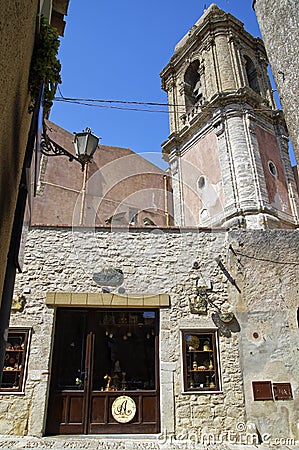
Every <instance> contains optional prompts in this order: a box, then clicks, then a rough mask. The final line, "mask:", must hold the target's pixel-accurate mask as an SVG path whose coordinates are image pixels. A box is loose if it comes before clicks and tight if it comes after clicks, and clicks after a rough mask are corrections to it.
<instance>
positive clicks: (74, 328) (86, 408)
mask: <svg viewBox="0 0 299 450" xmlns="http://www.w3.org/2000/svg"><path fill="white" fill-rule="evenodd" d="M53 353H54V356H53V369H52V377H51V387H50V396H49V405H48V418H47V427H46V432H47V434H88V433H91V434H101V433H112V434H114V433H115V434H117V433H123V434H126V433H158V432H159V431H160V425H159V389H158V387H159V379H158V374H159V367H158V312H157V311H133V310H132V311H128V310H125V311H113V312H111V310H110V311H103V310H82V309H64V310H63V309H61V310H58V311H57V320H56V333H55V342H54V352H53ZM106 375H107V377H106ZM108 381H109V383H108ZM107 384H109V389H108V387H107ZM122 395H126V396H129V397H130V398H131V399H132V400H133V401H134V402H135V404H136V414H135V416H134V417H133V419H132V420H131V421H130V422H129V423H120V422H118V421H117V420H115V418H114V417H113V414H112V404H113V402H114V400H115V399H116V398H118V397H120V396H122Z"/></svg>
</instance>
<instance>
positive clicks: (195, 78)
mask: <svg viewBox="0 0 299 450" xmlns="http://www.w3.org/2000/svg"><path fill="white" fill-rule="evenodd" d="M198 68H199V61H193V62H192V63H191V64H190V66H189V67H188V69H187V70H186V72H185V76H184V93H185V103H186V107H187V110H188V109H190V108H191V107H192V106H193V105H195V104H196V103H198V102H200V101H201V100H202V85H201V79H200V76H199V73H198Z"/></svg>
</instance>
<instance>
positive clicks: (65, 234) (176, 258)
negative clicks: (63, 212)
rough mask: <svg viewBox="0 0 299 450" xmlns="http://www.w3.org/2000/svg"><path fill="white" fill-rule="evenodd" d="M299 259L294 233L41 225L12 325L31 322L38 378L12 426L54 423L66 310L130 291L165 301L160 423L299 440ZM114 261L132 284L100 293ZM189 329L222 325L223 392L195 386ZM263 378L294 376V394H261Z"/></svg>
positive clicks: (6, 418)
mask: <svg viewBox="0 0 299 450" xmlns="http://www.w3.org/2000/svg"><path fill="white" fill-rule="evenodd" d="M186 249H188V251H186ZM219 257H220V259H219ZM62 261H63V263H62ZM297 261H298V236H297V233H294V232H292V231H264V232H262V231H231V232H227V231H225V230H218V231H212V230H198V229H189V230H186V229H185V230H183V229H182V230H179V229H169V228H167V229H160V230H155V232H152V230H144V229H143V230H142V229H130V230H129V229H128V230H127V232H124V230H122V231H117V230H109V229H98V230H96V231H95V230H91V229H81V230H77V231H73V230H71V229H70V228H66V227H55V228H52V229H51V228H45V227H33V228H32V230H31V232H30V234H29V238H28V242H27V251H26V261H25V267H24V272H23V274H22V275H20V276H19V277H18V283H17V286H16V295H17V294H23V295H24V296H25V299H26V304H25V307H24V310H23V311H22V312H20V311H15V312H14V313H13V314H12V318H11V326H16V327H20V326H25V327H30V328H31V329H32V335H31V343H30V353H29V359H28V369H27V379H26V385H25V390H24V393H23V395H12V394H11V393H10V394H5V395H2V399H1V410H2V415H1V421H0V425H1V433H4V434H20V435H26V434H28V435H41V434H44V433H45V430H46V428H45V427H46V418H47V413H48V414H49V409H48V412H47V406H48V402H49V381H50V378H51V373H52V371H53V370H54V368H53V366H52V360H53V357H54V355H53V353H52V352H53V334H54V333H55V332H57V329H56V331H55V320H56V317H57V312H58V310H59V309H60V308H63V307H64V308H65V307H66V306H67V307H68V308H69V309H73V308H75V309H78V308H83V309H84V308H85V309H86V308H87V309H88V308H91V309H93V310H94V311H96V310H98V309H99V308H103V310H105V309H106V307H105V304H106V305H107V304H108V305H109V308H110V310H111V307H112V308H115V310H116V309H118V308H120V309H121V310H122V311H126V309H127V308H128V300H129V301H130V302H131V305H133V306H134V307H135V308H136V305H138V303H139V307H138V308H139V309H140V308H145V306H144V305H146V304H147V305H148V308H149V309H151V308H158V309H159V332H158V335H159V380H160V418H161V424H160V431H161V432H163V433H164V434H165V433H166V434H167V435H168V437H169V438H170V436H171V435H173V434H175V435H176V436H177V439H186V438H188V437H190V436H191V434H194V435H195V436H197V438H198V439H199V440H200V439H206V437H205V436H208V435H210V436H214V438H213V439H222V438H223V439H224V440H227V436H228V433H229V432H231V433H237V434H238V430H239V435H238V439H245V438H246V439H249V440H250V439H253V443H257V442H258V440H259V439H260V437H258V436H266V435H267V434H269V435H271V439H274V438H292V439H298V431H297V423H298V419H299V418H298V409H297V407H296V405H297V403H298V395H299V392H298V386H297V380H298V376H299V374H298V362H299V361H298V355H297V353H296V348H297V347H298V339H299V336H298V319H297V311H298V307H297V302H296V296H297V291H298V264H297ZM194 262H197V263H198V264H194ZM103 266H105V267H115V266H117V267H119V268H121V269H122V271H123V274H124V282H123V285H122V287H123V288H124V290H125V292H124V294H122V295H118V294H117V290H116V289H115V290H114V291H112V293H110V294H109V293H107V294H102V293H101V289H100V288H99V286H98V285H97V284H96V283H95V282H94V280H93V278H92V274H93V273H94V271H95V270H99V268H100V267H103ZM290 269H291V270H290ZM198 280H199V281H198ZM233 280H234V281H233ZM205 284H206V285H209V289H208V290H206V291H205V295H206V299H207V301H208V306H207V311H206V313H204V314H198V313H197V314H194V313H192V312H191V309H190V304H191V303H192V301H193V300H194V299H196V298H197V296H198V286H201V287H202V286H203V285H205ZM113 294H114V296H113ZM136 294H138V295H139V297H138V298H137V299H136V297H135V296H136ZM157 295H159V296H160V305H159V301H158V300H157ZM163 295H164V296H165V297H163V301H162V302H161V296H163ZM88 296H89V299H88ZM105 296H106V297H105ZM168 296H169V302H168V300H167V298H168ZM146 299H147V300H146ZM91 302H93V303H91ZM220 312H221V313H228V312H230V313H233V314H234V319H233V321H231V322H230V323H225V322H221V321H219V317H222V316H220ZM186 329H189V330H190V329H192V330H201V331H203V330H215V331H216V330H217V333H218V338H219V350H218V351H219V354H218V358H219V371H220V375H219V376H220V379H221V381H220V386H219V391H217V392H211V391H210V392H201V393H200V392H194V393H193V392H185V391H184V385H183V376H182V371H183V367H184V363H183V355H182V352H183V344H182V341H181V333H182V331H183V330H186ZM136 363H138V362H137V361H136ZM255 381H257V382H261V381H262V382H272V384H273V383H290V385H291V389H292V398H291V399H289V400H281V399H275V397H272V399H271V400H260V401H255V400H254V399H253V385H252V382H255ZM130 394H132V393H130ZM12 417H13V418H14V420H11V418H12ZM239 424H241V425H239ZM243 424H244V426H243ZM253 424H254V425H253ZM238 427H239V428H238ZM246 427H247V428H246ZM251 435H252V436H251ZM225 436H226V437H225ZM250 436H251V437H250ZM211 439H212V437H211ZM248 443H250V442H248Z"/></svg>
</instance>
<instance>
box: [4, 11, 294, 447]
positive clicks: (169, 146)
mask: <svg viewBox="0 0 299 450" xmlns="http://www.w3.org/2000/svg"><path fill="white" fill-rule="evenodd" d="M207 23H209V27H210V28H209V27H206V25H207ZM207 28H209V29H208V30H207ZM212 28H213V29H214V31H215V40H214V41H210V40H209V42H208V43H207V46H206V47H205V50H204V52H205V53H204V55H205V56H204V59H201V56H200V57H199V56H198V55H199V54H198V52H197V50H196V48H197V45H196V43H197V44H198V42H199V41H200V42H204V40H203V41H201V40H200V39H199V41H197V39H198V38H199V37H201V38H202V34H201V33H205V32H207V33H208V37H210V36H209V33H210V31H211V29H212ZM219 30H220V31H219ZM227 30H229V32H228V33H226V32H227ZM218 31H219V32H218ZM236 35H238V39H235V37H236ZM239 39H240V40H241V41H239ZM240 42H241V43H242V45H241V44H240ZM193 45H194V59H192V58H193V57H192V58H191V55H192V52H193V50H192V51H191V49H193V47H192V46H193ZM220 48H221V49H222V52H223V53H224V52H227V51H228V48H229V49H230V50H229V52H230V53H229V54H230V55H232V59H231V60H230V61H231V63H230V64H229V63H228V60H227V59H225V60H224V61H222V62H221V61H220V53H221V52H220V50H219V49H220ZM241 48H245V49H246V52H245V53H244V54H243V55H242V57H243V62H244V63H245V66H246V64H247V69H248V70H247V72H246V71H245V72H244V71H243V72H242V70H241V67H242V65H241V60H242V58H241V56H240V54H239V53H238V52H239V51H240V49H241ZM236 49H239V50H238V51H237V50H236ZM202 51H203V48H202V47H200V50H199V53H200V54H201V52H202ZM185 52H186V54H188V55H189V56H186V55H185ZM217 55H218V56H219V58H218V56H217ZM238 55H239V56H238ZM257 55H262V56H263V57H264V56H265V55H264V49H263V46H262V43H261V42H260V41H259V40H258V41H256V40H254V39H253V38H252V37H251V36H249V35H248V34H247V33H246V32H245V31H244V30H243V28H242V24H241V23H240V22H239V21H237V19H235V18H233V17H232V16H230V15H226V14H225V13H223V12H222V11H221V10H219V8H217V7H216V6H215V5H212V6H211V7H210V8H209V10H208V11H207V12H206V13H205V15H204V16H203V17H202V18H201V19H200V20H199V21H198V22H197V24H196V26H195V27H194V28H193V29H192V30H191V32H190V33H189V35H187V36H186V37H185V38H184V39H183V41H182V42H181V43H180V44H179V45H178V47H177V51H176V54H175V55H174V57H173V59H172V61H171V63H170V64H169V65H168V66H167V67H166V68H165V69H164V71H163V72H162V79H163V83H164V86H165V87H166V88H167V90H168V92H169V98H170V104H175V105H181V107H182V111H183V116H181V115H180V113H179V112H178V111H176V112H175V113H171V121H172V122H171V127H172V129H171V131H172V134H171V135H170V137H169V139H168V141H167V142H166V143H165V144H164V153H165V155H166V157H167V158H169V162H170V166H171V171H172V172H171V175H172V180H168V179H167V183H166V184H165V180H166V178H165V177H166V173H164V172H162V171H161V170H160V169H158V168H155V167H154V166H153V165H152V164H150V163H146V161H144V160H143V159H142V158H140V157H139V156H138V155H134V154H133V153H132V152H131V151H130V150H129V149H120V148H117V149H115V148H113V147H105V146H100V148H99V150H102V155H103V158H104V159H105V161H104V163H103V164H102V165H101V163H100V158H99V159H97V158H98V157H97V156H95V160H94V162H93V163H92V164H91V165H90V166H89V168H88V172H87V173H86V174H85V177H86V178H84V176H83V177H82V175H81V174H78V175H77V177H76V179H74V178H73V176H70V175H69V173H67V168H66V167H65V166H64V164H66V163H65V162H60V161H59V162H58V161H57V159H56V158H54V159H53V160H50V158H49V159H48V160H46V159H44V161H43V162H42V170H41V178H40V184H39V186H38V196H37V199H36V205H37V206H38V207H37V209H36V210H35V211H33V215H32V225H31V228H30V230H29V233H28V238H27V243H26V252H25V259H24V268H23V273H21V274H19V275H18V277H17V283H16V287H15V293H14V300H15V301H14V308H13V312H12V316H11V328H10V333H9V336H8V346H7V354H6V363H5V370H4V375H5V377H6V378H4V381H5V383H6V384H4V385H3V384H2V390H1V393H0V394H1V403H0V408H1V418H0V433H2V434H7V435H20V436H26V435H27V436H31V437H32V436H39V437H40V436H44V435H46V436H48V435H67V434H68V435H73V436H74V435H75V436H78V439H79V436H82V435H89V436H90V435H93V439H95V438H94V435H102V436H103V435H107V434H109V435H112V436H113V437H116V438H117V436H119V435H123V434H127V435H128V436H129V437H130V435H133V434H139V435H144V434H146V435H147V436H148V435H150V436H152V437H155V438H156V442H155V443H153V441H152V442H151V443H150V445H152V446H150V445H149V446H148V448H159V446H160V444H161V446H162V447H163V446H165V445H166V446H167V445H169V448H170V444H171V442H174V441H175V442H186V441H189V440H193V441H194V440H195V441H196V442H198V443H199V444H204V445H205V444H208V443H211V444H215V445H216V446H217V445H218V444H222V442H227V441H229V442H230V443H235V444H252V445H257V444H258V443H260V442H262V441H263V442H266V443H267V444H274V443H277V442H289V443H290V442H295V440H297V439H299V435H298V429H299V427H298V424H299V417H298V401H299V390H298V377H299V373H298V367H299V364H298V363H299V356H298V352H297V348H299V332H298V328H299V313H298V304H297V295H298V288H299V286H298V260H299V255H298V248H299V246H298V232H297V231H296V230H294V229H293V228H294V227H295V226H296V223H297V222H296V214H295V206H296V202H297V198H296V196H295V195H294V196H293V197H292V196H290V186H292V185H293V184H292V183H293V182H294V180H293V179H292V178H291V175H290V172H289V168H290V166H289V165H288V164H289V162H288V160H287V156H286V152H285V147H284V146H282V144H281V138H282V136H281V134H279V133H280V132H279V130H280V131H281V129H282V128H283V118H282V116H281V114H279V115H278V116H277V118H276V119H275V117H276V115H275V114H274V111H275V109H274V104H273V103H272V102H273V100H272V97H271V93H270V88H269V86H268V78H267V76H266V62H265V61H264V60H263V59H262V61H263V63H262V65H261V67H260V66H259V67H260V69H259V75H258V77H257V76H256V74H255V72H254V71H253V66H252V65H251V63H250V61H251V62H252V63H253V62H254V61H255V62H256V61H257V60H255V58H257ZM198 57H199V64H198V63H197V61H198ZM190 58H191V59H190ZM238 58H239V59H238ZM246 58H247V59H246ZM207 61H210V62H209V64H207ZM217 61H218V63H219V66H218V65H217V64H218V63H217ZM232 61H234V63H233V64H232ZM259 61H260V60H259ZM220 66H221V67H223V70H220ZM217 67H218V68H219V70H218V69H217ZM232 67H233V68H232ZM200 68H203V69H204V70H203V72H202V71H201V69H200ZM216 69H217V70H216ZM224 69H225V70H224ZM185 70H186V71H187V72H185ZM213 70H214V72H213ZM226 72H227V73H228V74H230V75H228V76H227V79H226V78H225V73H226ZM184 74H185V75H184ZM215 74H217V76H215ZM242 74H243V75H242ZM244 74H247V75H246V76H247V77H249V75H252V78H250V77H249V78H250V80H251V82H252V83H253V84H252V85H251V87H250V86H249V87H248V86H243V84H242V83H243V82H245V81H244V80H245V78H242V76H243V77H245V75H244ZM198 75H200V76H199V79H198ZM249 78H247V79H246V80H247V81H246V82H248V83H249ZM217 80H218V81H217ZM242 80H243V81H242ZM198 81H200V83H198ZM257 82H258V86H259V89H261V90H260V91H259V93H257V92H255V89H256V88H257V84H256V83H257ZM192 83H193V85H192ZM232 83H235V84H232ZM238 83H239V84H238ZM245 84H246V83H245ZM220 86H222V87H221V89H222V88H223V92H222V91H221V92H220V91H219V88H220ZM191 88H192V89H191ZM191 94H192V95H191ZM194 95H195V98H194ZM175 96H177V97H176V98H175ZM205 96H206V97H205ZM172 102H173V103H172ZM180 102H182V103H180ZM192 102H193V103H192ZM204 102H207V103H204ZM262 102H266V106H265V110H264V109H263V112H262V113H261V112H260V111H259V110H260V108H259V106H261V104H262ZM209 105H210V106H211V110H212V111H213V113H212V114H211V112H210V111H211V110H210V109H209ZM244 105H245V106H244ZM212 106H213V108H212ZM214 106H215V108H214ZM241 106H242V108H245V110H244V109H242V108H241ZM214 119H215V120H214ZM204 121H206V122H205V123H204ZM49 127H50V131H49V132H51V133H54V134H55V135H56V139H55V140H56V141H58V142H59V143H60V145H62V146H65V147H66V148H67V149H68V150H70V147H69V145H70V142H71V138H70V135H69V133H67V132H66V131H65V130H61V129H60V128H59V127H57V126H56V125H54V124H49ZM240 136H241V137H240ZM52 137H53V134H52ZM53 138H54V137H53ZM283 152H285V153H283ZM95 155H97V153H96V154H95ZM228 156H229V158H230V159H229V160H227V159H225V158H228ZM126 158H129V159H128V161H129V164H124V166H122V164H121V163H122V161H127V159H126ZM185 161H186V163H187V162H188V164H189V167H191V169H192V170H189V172H186V171H184V170H185V169H184V167H183V163H184V164H185ZM269 161H270V162H272V163H273V167H272V166H271V165H270V164H269ZM208 163H210V170H208V169H209V167H208ZM134 167H135V168H137V167H138V168H139V169H138V170H139V172H138V173H136V171H135V172H134V170H133V168H134ZM185 167H187V166H185ZM228 168H229V170H228ZM246 168H247V169H248V168H249V169H248V170H249V173H250V176H249V174H248V173H247V172H246ZM271 168H272V169H273V170H274V168H275V169H276V170H277V173H276V174H273V173H272V174H271V173H270V172H271ZM75 170H76V169H75ZM267 170H268V172H269V175H266V173H267V172H266V171H267ZM140 172H141V173H140ZM244 172H245V173H244ZM242 173H243V175H244V177H243V178H242ZM97 174H98V176H97ZM134 174H135V177H134V176H133V175H134ZM146 174H148V176H147V175H146ZM186 174H187V175H188V176H189V179H187V181H186V183H185V185H187V188H186V189H185V186H184V176H185V175H186ZM252 174H254V176H253V175H252ZM79 175H80V176H79ZM122 175H124V176H123V179H122ZM270 175H271V176H273V177H275V181H273V180H272V178H271V177H270ZM201 177H202V178H201ZM269 177H270V178H269ZM128 180H129V182H128ZM171 182H172V183H171ZM199 182H200V183H199ZM192 183H193V184H194V183H197V187H196V186H194V185H193V184H192ZM217 184H219V186H218V187H217ZM171 185H172V186H173V204H174V209H173V217H174V221H175V222H176V223H177V224H179V225H180V226H173V224H172V223H171V222H170V219H171V217H172V209H171V203H172V197H171ZM207 186H208V187H209V186H212V188H213V189H211V190H210V192H207V193H206V196H207V197H206V199H204V198H203V196H202V194H201V195H200V196H198V195H197V196H195V195H193V194H194V191H195V188H196V189H197V188H199V189H201V190H202V189H205V188H206V187H207ZM184 189H185V190H184ZM217 189H218V190H217ZM200 192H202V191H200ZM213 192H217V197H216V200H215V201H214V203H213V202H212V200H213ZM143 194H144V195H143ZM148 194H149V195H148ZM53 195H55V201H53ZM233 195H235V197H233ZM233 198H234V200H233ZM237 198H238V199H239V200H238V202H239V203H238V202H237ZM219 199H220V200H221V201H220V200H219ZM258 200H260V201H261V203H260V204H259V206H260V207H258ZM218 201H219V202H220V203H221V202H222V203H221V204H222V206H223V210H222V211H221V214H220V211H219V209H217V208H218V203H217V202H218ZM200 202H202V203H203V202H206V203H208V206H209V211H208V213H209V215H208V218H207V220H206V222H205V223H206V224H210V225H212V224H218V225H222V227H212V226H209V227H205V228H204V227H203V226H198V224H199V223H200V224H201V225H202V224H203V222H204V221H203V222H199V220H198V216H199V205H200ZM209 202H210V203H209ZM242 202H243V203H242ZM246 202H247V203H246ZM292 202H293V203H292ZM262 204H263V206H262ZM283 205H287V207H286V208H287V209H284V207H283ZM291 205H293V206H291ZM239 206H240V208H239ZM241 206H242V208H241ZM245 206H246V207H245ZM247 207H248V209H246V208H247ZM130 208H131V211H132V210H133V209H136V210H137V212H136V214H135V215H134V216H132V217H131V215H130V214H131V213H130ZM238 208H239V209H238ZM144 214H146V215H144ZM136 215H137V219H136ZM133 217H134V220H132V218H133ZM135 219H136V220H135ZM224 224H226V226H223V225H224ZM186 225H189V226H186ZM228 225H231V226H230V227H229V226H228ZM237 225H238V226H239V228H237ZM242 227H243V228H242ZM278 227H280V229H269V228H278ZM236 228H237V229H236ZM251 228H258V229H251ZM264 228H265V229H264ZM284 228H288V229H284ZM17 339H19V341H17ZM128 405H129V406H130V407H129V408H128ZM99 439H101V437H100V436H99ZM85 442H86V441H84V444H82V445H85ZM45 445H46V444H45ZM70 445H72V444H70ZM124 448H125V447H124ZM145 448H146V447H145ZM164 448H165V447H164ZM166 448H167V447H166ZM216 448H217V447H216ZM281 448H285V447H284V446H283V445H282V446H281Z"/></svg>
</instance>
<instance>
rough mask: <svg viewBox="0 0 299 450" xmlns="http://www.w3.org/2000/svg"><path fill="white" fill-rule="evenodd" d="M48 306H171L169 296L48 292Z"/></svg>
mask: <svg viewBox="0 0 299 450" xmlns="http://www.w3.org/2000/svg"><path fill="white" fill-rule="evenodd" d="M46 304H47V305H48V306H59V307H62V306H71V307H78V306H84V307H90V308H92V307H95V308H107V307H108V308H160V307H166V306H170V297H169V295H168V294H156V295H129V294H128V295H119V294H106V293H105V294H101V293H88V292H86V293H78V292H75V293H74V292H47V294H46Z"/></svg>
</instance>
